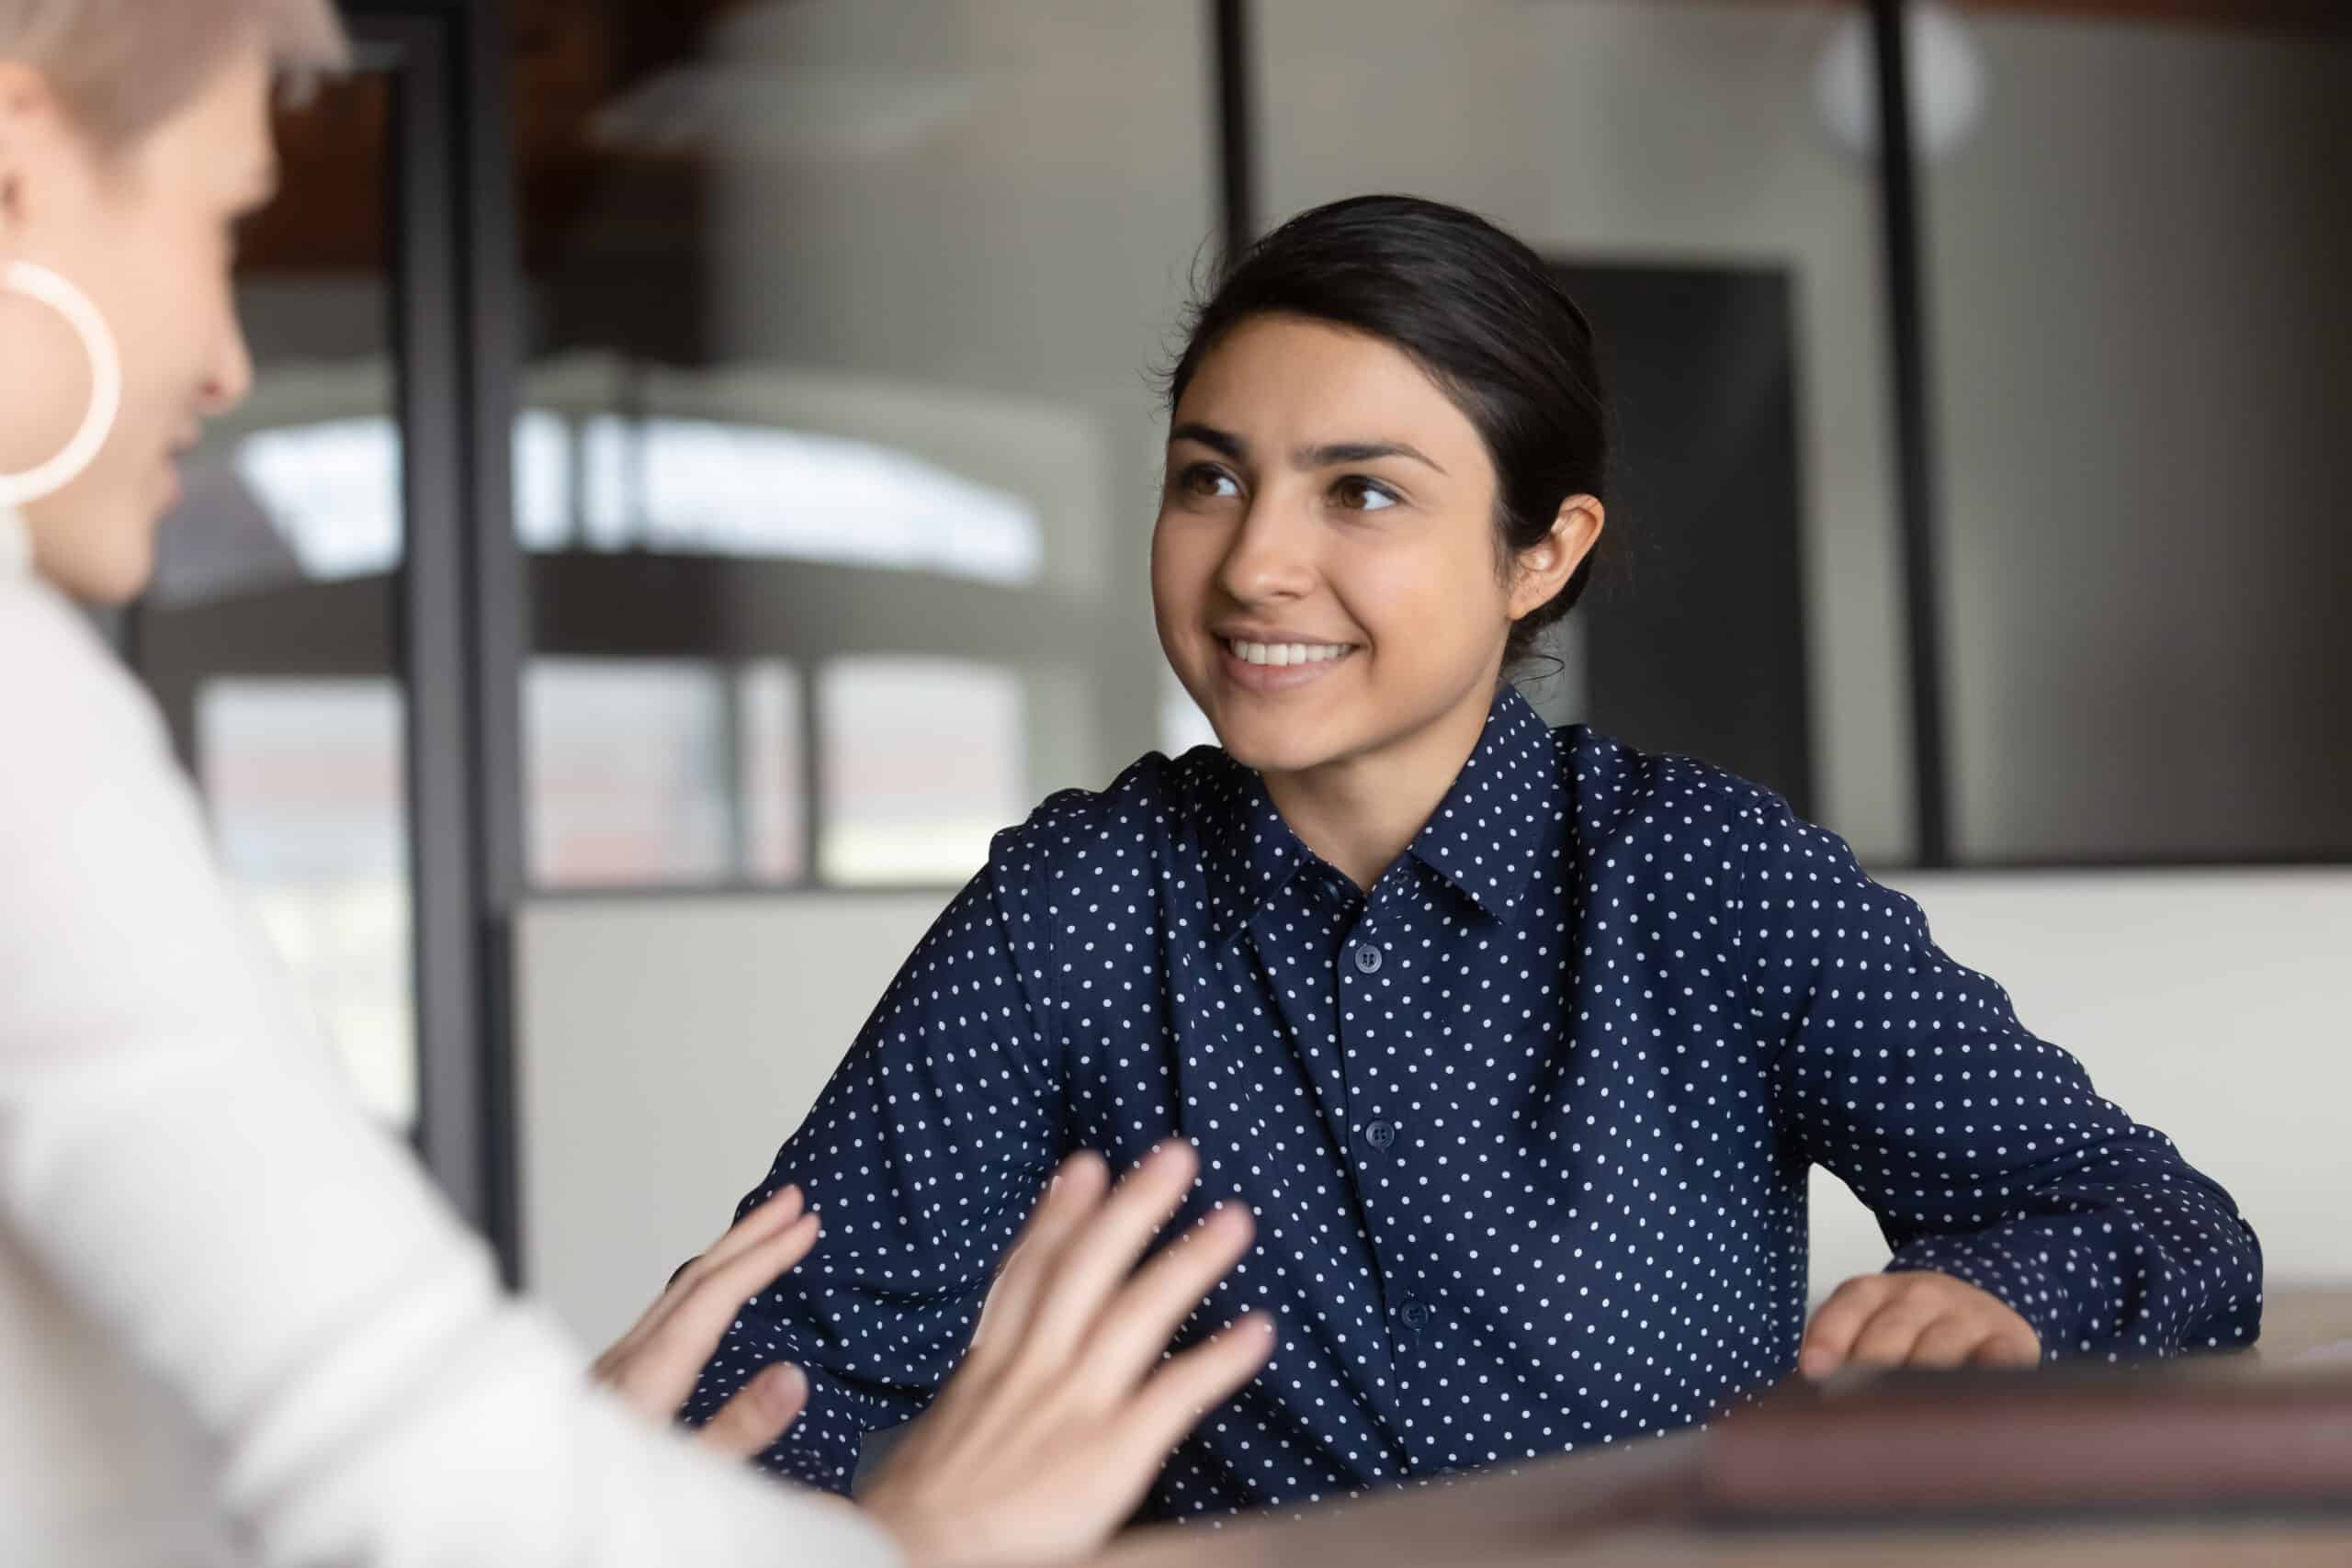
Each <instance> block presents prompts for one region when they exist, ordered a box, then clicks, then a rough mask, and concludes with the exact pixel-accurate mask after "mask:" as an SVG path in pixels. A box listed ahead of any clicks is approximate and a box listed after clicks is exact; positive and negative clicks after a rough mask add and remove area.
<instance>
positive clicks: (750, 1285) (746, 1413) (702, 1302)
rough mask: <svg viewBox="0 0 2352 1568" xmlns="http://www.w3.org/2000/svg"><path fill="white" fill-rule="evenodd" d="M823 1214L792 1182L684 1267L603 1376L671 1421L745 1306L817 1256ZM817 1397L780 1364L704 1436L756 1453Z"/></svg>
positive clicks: (608, 1358)
mask: <svg viewBox="0 0 2352 1568" xmlns="http://www.w3.org/2000/svg"><path fill="white" fill-rule="evenodd" d="M817 1228H818V1227H817V1216H816V1215H815V1214H812V1213H805V1212H804V1209H803V1205H802V1203H801V1200H800V1189H798V1188H797V1187H787V1188H786V1189H784V1190H782V1191H781V1192H778V1193H777V1194H776V1195H775V1196H774V1197H773V1198H770V1199H769V1200H768V1201H766V1202H764V1203H762V1204H761V1205H760V1206H759V1207H758V1208H756V1209H754V1210H752V1212H751V1213H748V1214H746V1215H744V1216H743V1217H742V1218H741V1219H740V1220H738V1221H737V1222H735V1225H734V1228H733V1229H731V1230H729V1232H728V1233H727V1234H726V1235H723V1236H720V1237H719V1238H718V1240H717V1241H716V1242H714V1243H712V1244H711V1247H710V1250H709V1251H707V1252H706V1253H704V1254H703V1255H702V1256H701V1257H700V1258H695V1260H694V1261H693V1262H692V1263H689V1264H687V1265H686V1266H685V1267H684V1269H680V1270H679V1271H678V1275H677V1278H675V1279H673V1280H671V1281H670V1287H669V1289H667V1290H665V1291H663V1292H662V1296H661V1299H660V1300H658V1301H656V1302H655V1303H653V1304H652V1305H651V1306H650V1307H648V1308H647V1309H646V1313H645V1315H644V1316H643V1317H640V1318H639V1319H638V1320H637V1326H636V1327H634V1328H632V1329H630V1330H629V1331H628V1333H627V1334H625V1335H623V1336H621V1338H620V1342H619V1343H618V1344H616V1345H615V1346H614V1347H613V1348H611V1349H609V1350H607V1351H605V1353H604V1354H603V1355H602V1356H599V1357H598V1358H597V1359H596V1366H595V1376H596V1381H597V1382H602V1383H604V1384H605V1385H606V1386H607V1387H609V1388H611V1389H612V1390H613V1392H614V1393H617V1394H619V1395H620V1396H621V1399H622V1400H623V1402H624V1403H626V1404H628V1405H629V1406H630V1407H631V1408H632V1409H634V1410H636V1411H637V1412H638V1413H639V1415H641V1416H644V1417H645V1418H646V1419H647V1420H649V1421H658V1422H661V1423H662V1424H664V1425H667V1424H668V1423H670V1422H672V1421H674V1420H676V1419H677V1416H678V1407H679V1406H680V1405H682V1404H685V1402H686V1395H688V1394H689V1393H693V1392H694V1387H695V1378H696V1377H698V1376H700V1375H701V1372H702V1369H703V1363H705V1362H706V1361H707V1360H709V1359H710V1357H711V1353H712V1352H713V1351H715V1350H717V1349H718V1341H719V1339H720V1338H721V1337H723V1336H724V1335H725V1334H726V1333H727V1328H728V1325H729V1324H731V1323H733V1322H734V1321H735V1314H737V1313H738V1312H740V1311H741V1309H742V1305H743V1303H744V1302H746V1301H748V1300H749V1299H751V1298H752V1296H754V1295H756V1294H758V1293H759V1292H762V1291H764V1290H766V1289H767V1288H768V1286H769V1285H771V1284H773V1283H774V1282H775V1279H776V1277H777V1276H778V1275H780V1274H782V1273H784V1272H785V1270H786V1269H790V1268H792V1267H793V1266H794V1265H795V1264H797V1263H798V1262H799V1261H800V1260H801V1259H802V1258H806V1257H808V1256H809V1248H810V1247H814V1246H816V1245H817ZM808 1403H809V1380H808V1378H807V1377H805V1376H804V1375H802V1373H801V1371H800V1369H799V1368H797V1367H794V1366H786V1365H778V1366H773V1367H769V1368H767V1369H765V1370H764V1371H762V1372H761V1373H760V1374H759V1376H757V1377H755V1378H753V1379H752V1381H751V1382H747V1383H745V1384H744V1385H743V1386H742V1387H741V1388H740V1389H738V1390H737V1391H736V1393H735V1397H734V1398H732V1399H730V1400H729V1401H728V1402H727V1404H725V1405H724V1406H723V1407H721V1408H720V1410H719V1412H718V1415H716V1416H712V1417H711V1418H710V1421H709V1422H708V1424H707V1425H706V1426H705V1427H703V1429H702V1432H701V1434H700V1440H701V1441H703V1442H705V1443H707V1444H709V1445H710V1446H711V1447H713V1448H716V1449H718V1450H720V1451H721V1452H723V1453H727V1454H729V1455H732V1456H734V1457H735V1458H738V1459H750V1458H751V1457H752V1456H753V1455H754V1454H757V1453H760V1452H762V1451H763V1450H766V1449H767V1448H768V1447H769V1445H771V1444H773V1443H774V1442H775V1440H776V1439H777V1438H780V1437H782V1436H783V1435H784V1430H785V1428H786V1427H789V1426H791V1425H792V1423H793V1422H794V1421H795V1420H797V1419H798V1418H799V1416H800V1410H801V1407H802V1406H803V1405H805V1404H808Z"/></svg>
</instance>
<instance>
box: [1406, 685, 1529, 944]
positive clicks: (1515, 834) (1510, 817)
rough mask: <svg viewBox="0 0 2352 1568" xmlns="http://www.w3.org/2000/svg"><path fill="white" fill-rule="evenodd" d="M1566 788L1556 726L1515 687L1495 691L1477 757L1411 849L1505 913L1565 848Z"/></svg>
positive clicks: (1490, 910) (1483, 904)
mask: <svg viewBox="0 0 2352 1568" xmlns="http://www.w3.org/2000/svg"><path fill="white" fill-rule="evenodd" d="M1565 822H1566V791H1565V789H1564V788H1563V786H1562V784H1561V783H1560V761H1559V754H1558V751H1557V750H1556V749H1555V745H1554V742H1553V739H1552V729H1551V727H1550V726H1549V725H1547V724H1545V723H1544V716H1543V715H1541V714H1539V713H1537V712H1536V711H1535V706H1534V705H1533V704H1532V703H1530V702H1529V701H1528V700H1527V699H1526V698H1525V697H1523V696H1521V695H1520V694H1519V691H1518V689H1517V688H1516V687H1513V686H1508V685H1507V686H1504V687H1503V688H1502V689H1501V690H1500V691H1498V692H1497V693H1496V694H1495V701H1494V705H1493V706H1492V707H1490V708H1488V709H1487V728H1486V729H1485V731H1484V732H1482V733H1481V734H1480V735H1479V737H1478V744H1477V745H1476V747H1475V748H1473V749H1472V750H1471V752H1470V760H1469V761H1467V762H1464V764H1463V765H1462V772H1461V773H1459V774H1457V775H1456V776H1455V778H1454V781H1453V788H1452V789H1450V790H1448V791H1446V794H1445V798H1444V799H1443V800H1441V801H1440V802H1438V807H1437V810H1436V811H1435V812H1433V813H1431V814H1430V819H1429V821H1428V822H1427V823H1426V824H1425V825H1424V826H1423V827H1422V829H1421V830H1420V831H1419V833H1417V834H1416V835H1414V838H1413V841H1412V842H1411V843H1410V844H1408V845H1407V846H1406V849H1405V852H1406V853H1408V854H1409V855H1411V856H1412V857H1413V858H1414V859H1415V860H1417V861H1419V862H1420V863H1422V864H1423V865H1425V866H1428V867H1429V868H1430V870H1431V871H1433V872H1436V873H1437V874H1439V875H1440V876H1442V877H1443V878H1445V880H1446V881H1448V882H1450V883H1452V884H1453V886H1454V887H1455V888H1457V889H1458V890H1460V891H1461V892H1462V893H1463V894H1464V896H1465V897H1468V898H1469V899H1470V900H1471V902H1473V903H1475V904H1476V905H1477V906H1478V908H1481V909H1483V910H1485V911H1486V912H1487V914H1489V915H1491V916H1493V917H1495V918H1496V919H1509V918H1510V916H1511V915H1512V914H1513V913H1514V912H1516V911H1517V910H1518V908H1519V907H1520V905H1521V903H1522V902H1524V901H1525V899H1526V897H1527V893H1528V885H1529V883H1530V882H1531V881H1532V879H1533V878H1534V876H1535V874H1536V872H1537V871H1538V870H1539V869H1541V868H1542V866H1543V865H1544V863H1546V862H1547V861H1549V860H1552V859H1554V858H1555V854H1554V852H1555V851H1557V850H1558V849H1559V848H1560V840H1561V838H1562V835H1563V834H1564V832H1565V831H1566V829H1565V826H1564V824H1565Z"/></svg>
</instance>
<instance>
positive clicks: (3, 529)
mask: <svg viewBox="0 0 2352 1568" xmlns="http://www.w3.org/2000/svg"><path fill="white" fill-rule="evenodd" d="M32 570H33V538H32V535H31V534H30V533H29V532H28V530H27V529H26V527H25V520H24V518H23V517H22V516H21V515H20V514H19V513H17V509H16V508H15V507H13V506H0V582H6V581H10V580H11V579H13V578H18V577H24V576H27V575H28V574H29V573H30V572H31V571H32Z"/></svg>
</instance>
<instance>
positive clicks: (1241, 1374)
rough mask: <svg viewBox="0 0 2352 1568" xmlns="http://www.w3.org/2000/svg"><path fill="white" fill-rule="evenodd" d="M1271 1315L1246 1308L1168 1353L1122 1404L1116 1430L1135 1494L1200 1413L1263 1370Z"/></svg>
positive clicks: (1269, 1344) (1270, 1337)
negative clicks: (1227, 1323) (1121, 1427)
mask: <svg viewBox="0 0 2352 1568" xmlns="http://www.w3.org/2000/svg"><path fill="white" fill-rule="evenodd" d="M1274 1332H1275V1325H1274V1320H1273V1318H1272V1316H1271V1315H1269V1314H1265V1313H1262V1312H1248V1313H1244V1314H1241V1316H1240V1317H1239V1318H1238V1319H1237V1320H1236V1321H1235V1323H1234V1325H1233V1326H1232V1327H1230V1328H1227V1330H1226V1331H1225V1332H1224V1333H1222V1334H1219V1335H1217V1336H1216V1337H1213V1338H1211V1339H1209V1340H1207V1341H1205V1342H1204V1343H1202V1344H1199V1345H1195V1346H1193V1348H1191V1349H1189V1350H1186V1351H1185V1352H1184V1353H1183V1354H1182V1355H1180V1356H1176V1357H1172V1358H1170V1359H1169V1361H1168V1362H1167V1364H1166V1365H1164V1366H1162V1367H1161V1368H1160V1369H1159V1371H1157V1372H1154V1373H1153V1374H1152V1376H1151V1380H1150V1382H1147V1383H1146V1384H1145V1385H1144V1387H1143V1390H1142V1392H1141V1393H1138V1394H1136V1397H1135V1398H1134V1399H1133V1400H1132V1401H1131V1402H1130V1403H1129V1404H1128V1407H1127V1421H1126V1429H1125V1431H1124V1432H1123V1433H1121V1434H1120V1437H1121V1439H1122V1441H1123V1442H1124V1444H1125V1451H1126V1453H1127V1454H1128V1455H1129V1459H1128V1463H1129V1466H1130V1468H1131V1469H1132V1470H1134V1471H1135V1472H1136V1474H1137V1475H1138V1476H1139V1478H1140V1480H1139V1483H1138V1489H1137V1494H1136V1495H1138V1496H1140V1495H1142V1491H1141V1489H1142V1488H1143V1487H1146V1486H1148V1485H1149V1484H1150V1480H1151V1476H1152V1474H1153V1473H1154V1472H1156V1471H1157V1470H1158V1469H1159V1463H1160V1461H1162V1460H1164V1459H1166V1458H1167V1457H1168V1451H1169V1450H1170V1449H1173V1448H1174V1447H1175V1446H1176V1445H1177V1444H1178V1443H1179V1442H1182V1440H1183V1438H1184V1434H1186V1433H1187V1432H1190V1431H1191V1430H1192V1429H1193V1427H1194V1426H1195V1425H1197V1424H1198V1423H1199V1421H1200V1419H1201V1416H1202V1414H1203V1413H1204V1412H1205V1411H1207V1410H1208V1409H1210V1408H1211V1407H1212V1406H1215V1405H1217V1404H1223V1403H1224V1402H1225V1401H1226V1400H1227V1399H1230V1398H1231V1397H1233V1395H1234V1393H1236V1391H1238V1389H1239V1388H1240V1387H1241V1386H1242V1385H1243V1384H1244V1383H1246V1382H1249V1381H1250V1379H1251V1378H1254V1377H1256V1376H1257V1375H1258V1374H1259V1372H1260V1371H1263V1370H1264V1368H1265V1365H1266V1361H1267V1359H1268V1358H1269V1357H1271V1356H1272V1354H1273V1352H1274Z"/></svg>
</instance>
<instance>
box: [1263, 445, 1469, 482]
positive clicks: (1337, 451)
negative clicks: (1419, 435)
mask: <svg viewBox="0 0 2352 1568" xmlns="http://www.w3.org/2000/svg"><path fill="white" fill-rule="evenodd" d="M1382 457H1410V458H1411V459H1412V460H1413V461H1414V462H1416V463H1419V464H1421V465H1422V466H1424V467H1426V468H1434V469H1436V470H1437V472H1439V473H1441V474H1442V473H1444V472H1445V470H1444V469H1443V468H1439V467H1438V465H1437V462H1436V460H1435V459H1433V458H1431V457H1427V456H1425V455H1424V454H1423V453H1421V452H1420V451H1419V450H1418V449H1417V448H1414V447H1411V446H1406V445H1405V443H1403V442H1402V441H1334V442H1331V443H1329V444H1327V445H1325V446H1304V447H1301V448H1299V449H1298V450H1297V451H1295V452H1293V453H1292V454H1291V455H1290V460H1291V466H1292V467H1294V468H1336V467H1338V466H1339V465H1340V464H1341V463H1370V462H1374V461H1375V460H1377V459H1379V458H1382Z"/></svg>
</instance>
